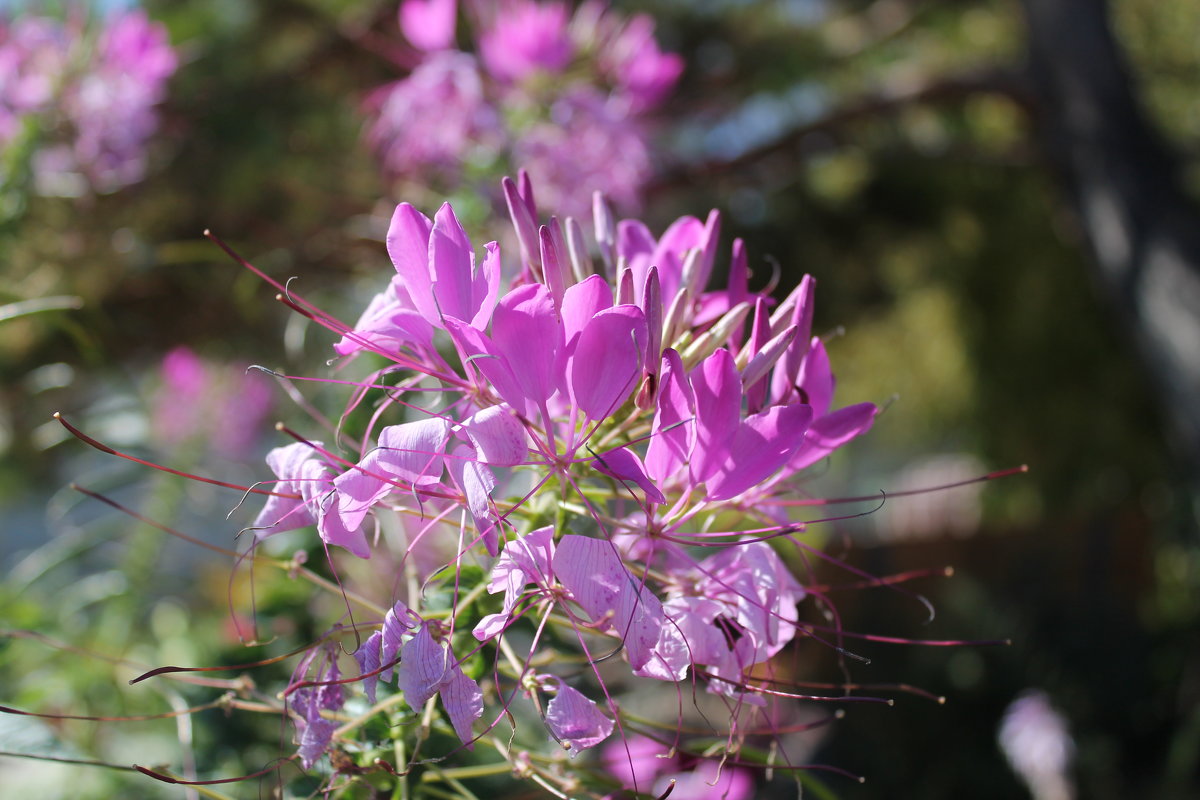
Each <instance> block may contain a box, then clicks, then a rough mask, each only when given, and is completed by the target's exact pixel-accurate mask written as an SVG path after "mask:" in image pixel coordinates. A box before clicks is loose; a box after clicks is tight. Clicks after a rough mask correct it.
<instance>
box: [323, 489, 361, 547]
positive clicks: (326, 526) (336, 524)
mask: <svg viewBox="0 0 1200 800" xmlns="http://www.w3.org/2000/svg"><path fill="white" fill-rule="evenodd" d="M337 505H338V496H337V493H336V492H330V493H329V496H328V498H327V499H326V501H325V505H324V506H323V507H322V509H321V513H320V515H319V517H318V519H317V533H319V534H320V535H321V539H322V540H323V541H325V542H326V543H327V544H333V545H337V546H338V547H344V548H346V549H347V550H349V551H350V552H351V553H353V554H354V555H356V556H358V557H359V558H370V557H371V549H370V548H369V547H368V546H367V537H366V534H364V533H363V532H362V530H361V529H360V528H358V527H353V528H351V527H348V526H347V525H345V524H344V523H343V522H342V517H341V514H340V513H339V512H338V508H337Z"/></svg>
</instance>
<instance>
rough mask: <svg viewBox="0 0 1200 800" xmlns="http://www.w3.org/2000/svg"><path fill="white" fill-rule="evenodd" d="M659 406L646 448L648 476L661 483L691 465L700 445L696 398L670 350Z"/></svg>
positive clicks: (664, 363)
mask: <svg viewBox="0 0 1200 800" xmlns="http://www.w3.org/2000/svg"><path fill="white" fill-rule="evenodd" d="M656 405H657V407H656V408H655V410H654V423H653V425H652V426H651V427H650V443H649V444H648V445H647V447H646V473H647V474H648V475H649V476H650V477H651V478H653V479H654V480H656V481H660V482H661V481H664V480H666V479H667V478H668V477H669V476H671V475H673V474H674V473H675V471H676V470H677V469H679V467H681V466H682V465H683V464H684V463H685V462H686V461H687V459H688V456H689V455H690V454H691V452H692V447H693V446H695V443H696V423H695V420H694V417H695V416H696V395H695V393H694V392H693V391H692V384H691V383H690V382H688V379H687V373H685V372H684V369H683V360H682V359H680V357H679V353H677V352H675V351H674V350H672V349H670V348H668V349H667V350H665V351H663V357H662V366H661V367H660V368H659V378H658V398H657V401H656Z"/></svg>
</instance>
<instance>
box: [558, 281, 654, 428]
mask: <svg viewBox="0 0 1200 800" xmlns="http://www.w3.org/2000/svg"><path fill="white" fill-rule="evenodd" d="M585 283H586V281H585ZM580 285H582V284H580ZM647 341H648V333H647V330H646V317H645V315H644V314H642V310H641V309H640V308H638V307H637V306H631V305H622V306H614V307H613V308H610V309H607V310H605V311H601V312H600V313H598V314H596V316H594V317H592V319H591V320H590V321H589V322H588V323H587V325H585V326H584V328H583V330H582V331H581V332H580V334H579V339H578V340H577V341H576V343H575V348H574V351H573V352H572V353H571V355H570V364H569V365H568V368H567V369H568V375H567V377H568V381H569V388H570V394H571V398H572V399H573V400H574V401H575V404H576V405H577V406H579V408H580V409H582V411H583V412H584V413H585V414H587V415H588V417H590V418H591V419H603V418H604V417H607V416H608V415H609V414H611V413H613V412H614V411H616V410H617V409H618V408H619V407H620V406H621V404H622V403H623V402H625V398H627V397H628V396H629V394H630V392H632V391H633V389H634V387H635V386H636V384H637V381H638V379H639V378H640V377H641V372H642V356H643V353H644V352H645V347H646V343H647Z"/></svg>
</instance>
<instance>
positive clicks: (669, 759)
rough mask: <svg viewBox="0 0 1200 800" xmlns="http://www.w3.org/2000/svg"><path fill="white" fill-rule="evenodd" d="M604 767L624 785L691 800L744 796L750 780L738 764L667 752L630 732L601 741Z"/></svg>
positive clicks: (743, 799)
mask: <svg viewBox="0 0 1200 800" xmlns="http://www.w3.org/2000/svg"><path fill="white" fill-rule="evenodd" d="M603 761H604V767H605V769H607V770H608V771H609V773H611V774H612V776H613V777H615V778H616V779H617V780H619V781H620V782H621V784H622V785H624V786H625V787H626V788H628V789H636V790H637V791H641V792H644V793H647V794H650V795H654V796H662V795H663V794H665V793H666V792H667V789H668V788H669V787H670V786H671V782H672V781H674V782H675V786H674V789H672V790H671V796H678V797H686V798H691V799H693V800H748V798H751V797H753V796H754V780H753V779H752V778H751V777H750V773H749V771H747V770H745V769H742V768H740V767H732V766H724V767H723V766H721V764H720V762H718V761H717V760H714V759H711V758H696V757H694V756H686V757H685V756H681V755H680V754H678V753H676V754H674V755H670V750H669V749H668V748H667V746H666V745H664V744H661V743H659V742H656V741H654V740H653V739H650V738H648V737H646V736H631V737H629V738H628V739H626V740H622V741H614V742H611V743H609V744H608V745H605V747H604V753H603Z"/></svg>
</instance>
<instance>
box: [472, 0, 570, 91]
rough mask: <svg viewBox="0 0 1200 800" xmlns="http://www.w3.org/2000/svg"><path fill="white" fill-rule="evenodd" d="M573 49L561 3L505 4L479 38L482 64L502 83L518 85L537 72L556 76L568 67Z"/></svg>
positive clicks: (526, 0)
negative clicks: (551, 73) (490, 25)
mask: <svg viewBox="0 0 1200 800" xmlns="http://www.w3.org/2000/svg"><path fill="white" fill-rule="evenodd" d="M574 49H575V46H574V44H573V43H572V42H571V37H570V36H569V35H568V31H567V7H566V5H565V4H564V3H561V2H547V3H539V2H535V0H508V2H505V3H502V4H500V5H499V7H498V8H497V10H496V15H495V19H494V22H493V23H492V27H491V28H490V29H489V30H487V31H485V32H484V33H483V35H481V36H480V37H479V52H480V54H481V55H482V56H483V63H484V65H485V66H486V67H487V68H488V71H489V72H491V74H492V75H493V76H494V77H496V78H497V79H498V80H501V81H520V80H522V79H524V78H526V77H527V76H529V75H530V74H532V73H534V72H537V71H545V72H558V71H560V70H562V69H563V68H564V67H565V66H567V64H568V63H570V61H571V57H572V56H573V55H574Z"/></svg>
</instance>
